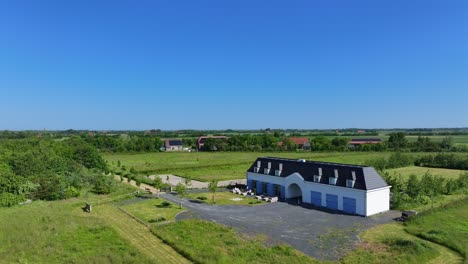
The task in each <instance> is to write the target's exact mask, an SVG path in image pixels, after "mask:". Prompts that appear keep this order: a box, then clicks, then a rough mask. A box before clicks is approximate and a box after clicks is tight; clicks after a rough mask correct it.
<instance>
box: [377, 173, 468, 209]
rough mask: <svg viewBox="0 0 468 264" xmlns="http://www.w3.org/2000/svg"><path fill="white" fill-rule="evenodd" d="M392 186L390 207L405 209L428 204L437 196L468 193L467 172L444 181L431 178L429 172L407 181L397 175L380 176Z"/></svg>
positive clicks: (434, 177) (384, 174)
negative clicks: (456, 177)
mask: <svg viewBox="0 0 468 264" xmlns="http://www.w3.org/2000/svg"><path fill="white" fill-rule="evenodd" d="M382 176H383V177H384V178H385V180H386V182H387V183H388V184H389V185H391V186H392V189H391V192H392V196H391V206H392V208H395V209H405V208H407V207H408V206H410V205H414V204H429V203H431V202H433V201H434V198H436V197H437V196H439V195H448V194H454V193H467V192H468V172H465V173H463V174H460V176H459V178H458V179H446V178H443V177H440V176H433V175H431V174H430V173H429V172H427V173H425V174H424V175H423V176H422V177H417V176H416V175H411V176H410V177H409V178H408V179H405V178H404V177H401V175H397V174H392V175H391V174H389V173H388V172H385V173H383V174H382Z"/></svg>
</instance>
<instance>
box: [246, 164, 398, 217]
mask: <svg viewBox="0 0 468 264" xmlns="http://www.w3.org/2000/svg"><path fill="white" fill-rule="evenodd" d="M247 185H248V187H249V188H250V189H251V190H253V191H254V192H255V193H256V194H264V195H267V196H272V197H274V196H277V197H280V198H281V199H285V200H294V199H296V200H297V201H298V202H300V203H302V204H304V205H310V206H315V207H325V208H328V209H332V210H337V211H343V212H345V213H348V214H357V215H362V216H370V215H374V214H378V213H381V212H385V211H388V210H389V209H390V187H391V186H389V185H388V184H387V183H386V182H385V181H384V180H383V179H382V177H381V176H380V175H379V174H378V173H377V171H376V170H375V169H374V168H372V167H363V166H355V165H347V164H338V163H328V162H315V161H305V160H292V159H282V158H270V157H263V158H258V159H257V160H256V161H255V162H254V163H253V164H252V166H251V167H250V168H249V169H248V171H247Z"/></svg>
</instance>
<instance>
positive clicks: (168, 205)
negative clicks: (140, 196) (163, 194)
mask: <svg viewBox="0 0 468 264" xmlns="http://www.w3.org/2000/svg"><path fill="white" fill-rule="evenodd" d="M156 206H157V207H159V208H169V207H171V206H172V204H171V203H170V202H166V201H164V202H162V203H161V204H159V205H156Z"/></svg>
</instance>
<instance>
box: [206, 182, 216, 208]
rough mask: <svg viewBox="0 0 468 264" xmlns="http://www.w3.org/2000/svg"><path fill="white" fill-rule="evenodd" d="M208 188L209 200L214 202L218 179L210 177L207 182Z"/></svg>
mask: <svg viewBox="0 0 468 264" xmlns="http://www.w3.org/2000/svg"><path fill="white" fill-rule="evenodd" d="M208 190H210V192H211V200H212V202H213V203H215V193H216V191H217V190H218V180H217V179H212V180H211V181H210V183H209V184H208Z"/></svg>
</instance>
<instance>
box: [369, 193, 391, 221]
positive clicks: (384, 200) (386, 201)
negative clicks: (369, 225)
mask: <svg viewBox="0 0 468 264" xmlns="http://www.w3.org/2000/svg"><path fill="white" fill-rule="evenodd" d="M388 210H390V187H385V188H381V189H377V190H372V191H368V192H367V214H366V216H370V215H374V214H378V213H382V212H386V211H388Z"/></svg>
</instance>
